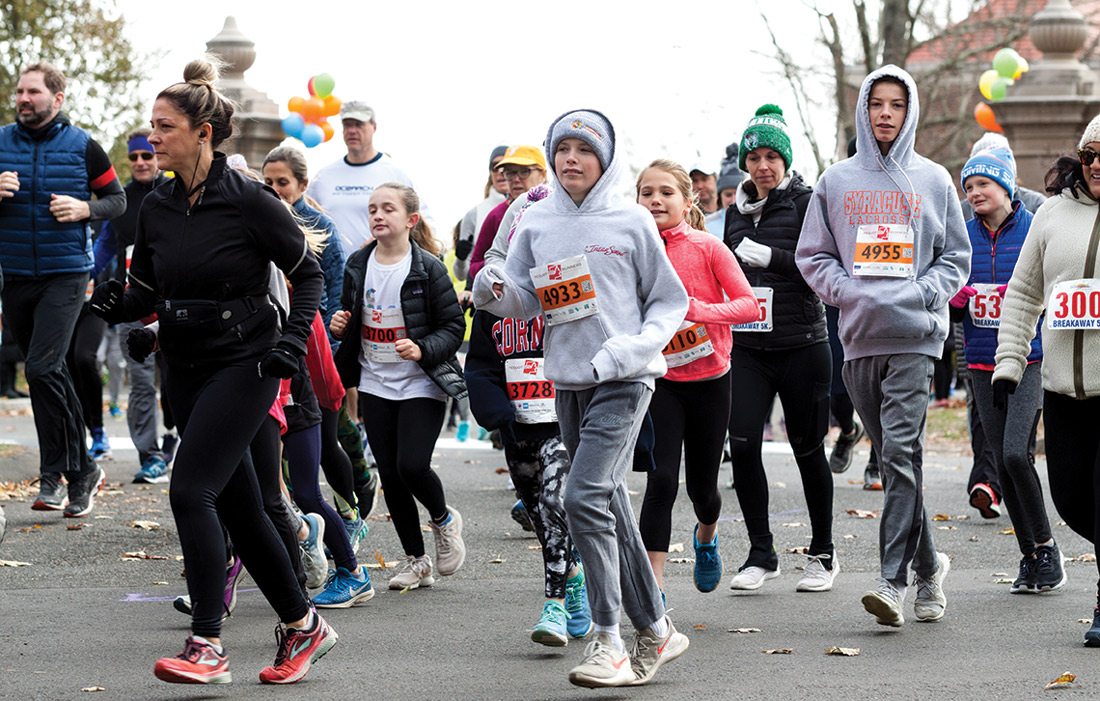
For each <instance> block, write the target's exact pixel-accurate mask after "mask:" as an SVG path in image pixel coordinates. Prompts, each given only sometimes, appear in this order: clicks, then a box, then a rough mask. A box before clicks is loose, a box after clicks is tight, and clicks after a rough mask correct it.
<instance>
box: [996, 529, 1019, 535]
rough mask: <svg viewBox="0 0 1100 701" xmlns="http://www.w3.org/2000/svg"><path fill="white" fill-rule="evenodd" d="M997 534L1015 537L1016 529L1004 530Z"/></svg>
mask: <svg viewBox="0 0 1100 701" xmlns="http://www.w3.org/2000/svg"><path fill="white" fill-rule="evenodd" d="M998 533H1000V534H1001V535H1016V529H1015V528H1005V529H1003V530H1000V531H998Z"/></svg>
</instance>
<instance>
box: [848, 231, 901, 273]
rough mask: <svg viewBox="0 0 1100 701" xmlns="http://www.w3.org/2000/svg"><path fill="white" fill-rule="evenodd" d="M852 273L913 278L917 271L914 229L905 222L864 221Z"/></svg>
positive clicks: (857, 236) (857, 235) (858, 238)
mask: <svg viewBox="0 0 1100 701" xmlns="http://www.w3.org/2000/svg"><path fill="white" fill-rule="evenodd" d="M852 274H853V275H858V276H869V277H910V276H911V275H912V274H913V230H912V229H910V228H909V227H908V226H906V225H905V224H861V225H860V227H859V229H858V230H856V250H855V255H854V256H853V257H852Z"/></svg>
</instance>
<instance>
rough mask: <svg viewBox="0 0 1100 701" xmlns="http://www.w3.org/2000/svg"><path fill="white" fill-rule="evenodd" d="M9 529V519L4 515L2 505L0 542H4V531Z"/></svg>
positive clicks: (0, 512) (0, 508)
mask: <svg viewBox="0 0 1100 701" xmlns="http://www.w3.org/2000/svg"><path fill="white" fill-rule="evenodd" d="M7 530H8V519H7V518H6V517H5V516H4V507H3V506H0V543H3V542H4V533H5V531H7Z"/></svg>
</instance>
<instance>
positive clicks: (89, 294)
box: [84, 280, 95, 302]
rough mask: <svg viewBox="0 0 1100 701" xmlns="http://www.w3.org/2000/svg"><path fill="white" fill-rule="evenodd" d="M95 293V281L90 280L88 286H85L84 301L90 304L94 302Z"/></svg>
mask: <svg viewBox="0 0 1100 701" xmlns="http://www.w3.org/2000/svg"><path fill="white" fill-rule="evenodd" d="M93 292H95V280H89V281H88V284H87V285H85V286H84V301H85V302H90V301H91V300H92V293H93Z"/></svg>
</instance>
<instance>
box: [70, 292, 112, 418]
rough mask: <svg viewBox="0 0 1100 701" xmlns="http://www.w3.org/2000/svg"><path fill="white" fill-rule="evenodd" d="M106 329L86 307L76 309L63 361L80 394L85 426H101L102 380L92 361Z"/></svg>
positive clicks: (105, 323)
mask: <svg viewBox="0 0 1100 701" xmlns="http://www.w3.org/2000/svg"><path fill="white" fill-rule="evenodd" d="M106 331H107V322H106V321H104V320H103V319H100V318H99V317H98V316H96V315H95V314H92V313H91V312H90V311H88V310H87V309H86V308H85V309H83V310H82V311H81V312H80V316H79V317H78V318H77V320H76V328H75V329H74V330H73V340H72V342H71V343H70V344H69V353H68V355H67V356H66V359H65V360H66V362H67V363H68V365H69V374H70V375H71V376H72V378H73V389H75V390H76V396H77V397H79V398H80V410H81V411H82V412H83V413H84V423H85V424H87V426H88V428H89V429H93V428H103V382H102V380H100V375H99V368H98V367H97V365H96V353H98V352H99V344H100V343H102V342H103V334H104V333H105V332H106Z"/></svg>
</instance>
